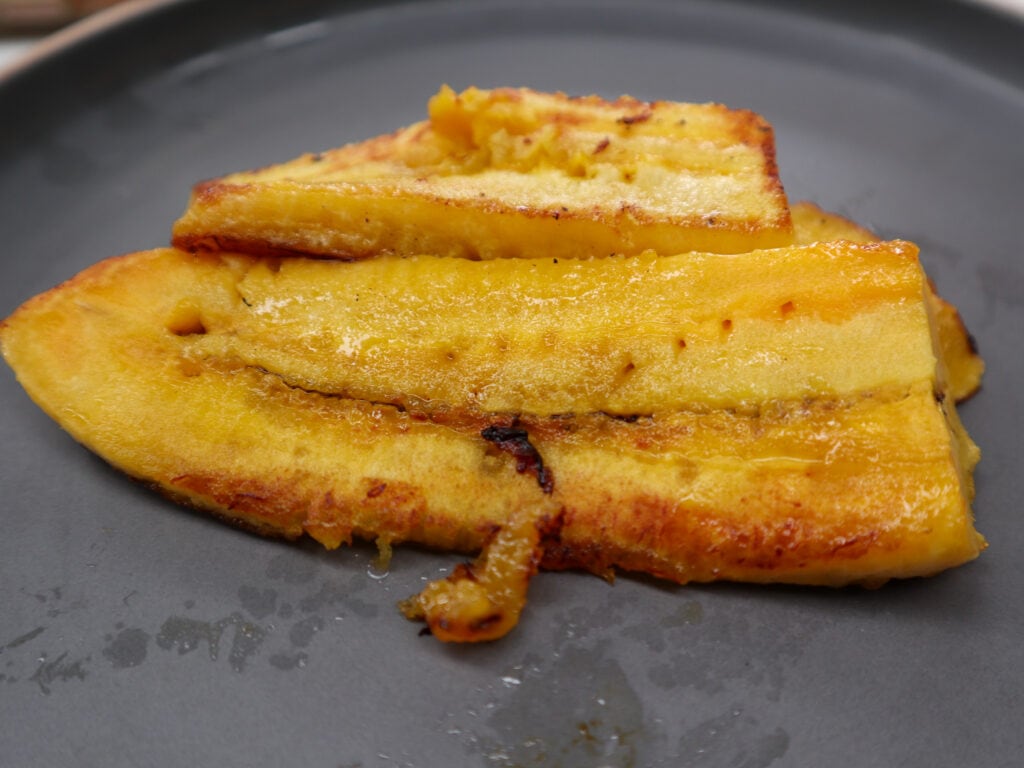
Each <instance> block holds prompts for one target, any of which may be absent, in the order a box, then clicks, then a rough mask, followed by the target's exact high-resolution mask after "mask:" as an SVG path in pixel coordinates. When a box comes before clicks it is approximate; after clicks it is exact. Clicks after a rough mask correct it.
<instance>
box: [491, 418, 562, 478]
mask: <svg viewBox="0 0 1024 768" xmlns="http://www.w3.org/2000/svg"><path fill="white" fill-rule="evenodd" d="M480 437H482V438H483V439H484V440H486V441H487V442H489V443H493V444H494V445H495V447H497V448H498V450H501V451H504V452H505V453H508V454H509V455H511V456H512V457H513V458H514V459H515V460H516V472H518V473H519V474H530V475H533V476H534V477H535V478H537V485H539V486H540V488H541V490H542V491H544V493H551V492H552V491H553V490H554V488H555V478H554V476H553V475H552V474H551V470H550V469H548V468H547V467H545V466H544V460H543V459H542V458H541V455H540V453H539V452H538V451H537V449H536V448H535V447H534V446H533V443H531V442H530V434H529V433H528V432H527V431H526V430H525V429H522V428H521V427H517V426H508V427H506V426H499V425H492V426H489V427H487V428H485V429H483V430H482V431H481V432H480Z"/></svg>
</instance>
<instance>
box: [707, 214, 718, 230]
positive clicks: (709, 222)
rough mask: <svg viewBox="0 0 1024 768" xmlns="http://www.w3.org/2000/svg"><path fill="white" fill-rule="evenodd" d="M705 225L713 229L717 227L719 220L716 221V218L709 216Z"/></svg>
mask: <svg viewBox="0 0 1024 768" xmlns="http://www.w3.org/2000/svg"><path fill="white" fill-rule="evenodd" d="M704 223H705V224H707V225H708V226H709V227H713V226H715V224H717V223H718V219H716V218H715V217H714V216H708V217H706V218H705V219H704Z"/></svg>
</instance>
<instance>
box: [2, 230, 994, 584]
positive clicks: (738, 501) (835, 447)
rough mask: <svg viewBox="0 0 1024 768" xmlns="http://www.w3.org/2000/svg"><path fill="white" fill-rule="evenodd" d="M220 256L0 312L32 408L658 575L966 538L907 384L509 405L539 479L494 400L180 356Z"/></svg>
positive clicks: (163, 481)
mask: <svg viewBox="0 0 1024 768" xmlns="http://www.w3.org/2000/svg"><path fill="white" fill-rule="evenodd" d="M338 266H339V268H344V267H343V265H338ZM233 269H234V267H232V266H231V264H230V263H223V262H221V261H220V259H217V258H211V257H197V256H189V255H186V254H182V253H180V252H175V251H169V250H165V251H157V252H152V253H146V254H138V255H136V256H133V257H125V258H121V259H112V260H109V261H107V262H104V263H102V264H100V265H97V266H96V267H94V268H92V269H90V270H87V271H86V272H84V273H82V274H81V275H79V276H77V277H75V278H73V279H72V280H70V281H68V282H67V283H65V284H64V285H63V286H61V287H60V288H58V289H54V290H53V291H50V292H48V293H46V294H43V295H41V296H39V297H36V298H35V299H33V300H31V301H29V302H28V303H26V305H24V307H23V308H21V309H20V310H18V312H17V313H15V315H13V316H12V317H11V318H9V319H8V320H7V321H6V322H5V323H4V324H3V326H2V329H0V343H2V345H3V352H4V355H5V357H7V359H8V361H9V362H10V364H11V365H12V366H13V367H14V368H15V370H16V371H17V372H18V375H19V379H20V380H21V381H22V383H23V384H24V386H25V387H26V389H27V390H28V391H29V393H30V394H31V395H32V397H33V398H34V399H36V401H37V402H38V403H39V404H40V405H41V406H42V407H43V408H44V409H45V410H46V411H47V412H48V413H50V414H52V415H54V417H55V418H57V419H58V420H59V421H61V423H62V424H63V426H64V427H65V428H66V429H68V430H69V431H70V432H71V434H72V435H74V436H75V437H76V438H78V439H79V440H81V441H83V442H84V443H86V444H87V445H89V446H90V447H91V448H93V449H94V450H96V451H97V452H98V453H100V454H101V455H103V456H104V457H106V458H107V459H108V460H109V461H111V462H112V463H113V464H115V465H116V466H118V467H120V468H122V469H124V470H125V471H126V472H128V473H130V474H132V475H133V476H137V477H140V478H143V479H144V480H146V481H147V482H150V483H154V484H156V485H158V486H160V487H161V488H162V489H164V491H165V492H168V493H170V494H172V495H173V496H174V497H176V498H178V499H183V500H185V501H187V502H188V503H190V504H191V505H193V506H197V507H200V508H203V509H208V510H210V511H212V512H214V513H215V514H218V515H220V516H223V517H227V518H230V519H232V520H235V521H237V522H239V523H242V524H244V525H246V526H248V527H250V528H255V529H256V530H259V531H261V532H269V531H273V532H275V533H279V534H281V535H284V536H287V537H294V536H296V535H299V534H300V533H301V532H306V533H308V534H310V535H312V536H313V537H315V538H316V539H318V540H320V541H321V542H323V543H324V544H325V545H327V546H331V547H333V546H338V545H339V544H342V543H345V542H348V541H349V540H350V539H351V538H352V537H359V538H370V539H374V538H381V539H383V540H384V541H387V542H391V541H394V542H400V541H411V542H420V543H424V544H427V545H429V546H434V547H439V548H445V549H454V550H459V551H474V550H477V549H479V548H480V547H481V546H482V545H483V543H484V542H485V540H486V539H487V538H488V536H490V535H492V534H493V532H494V530H495V529H496V528H498V527H500V526H502V525H503V524H505V523H506V521H507V520H508V519H509V516H510V515H511V514H513V512H514V511H515V510H521V509H526V508H529V506H530V505H531V504H536V503H537V502H538V501H539V500H541V499H545V498H550V500H551V502H552V503H553V504H555V505H556V507H557V508H558V509H559V510H561V512H562V514H563V525H562V527H561V529H560V531H559V533H558V535H557V537H552V538H551V539H550V540H547V541H545V543H544V551H545V554H544V565H545V567H551V568H555V567H558V568H562V567H580V568H585V569H587V570H590V571H593V572H596V573H607V571H608V570H609V569H610V568H618V569H625V570H636V571H642V572H645V573H649V574H652V575H655V576H659V577H663V578H667V579H671V580H674V581H677V582H687V581H713V580H719V579H736V580H745V581H755V582H770V581H784V582H795V583H813V584H844V583H850V582H857V581H864V580H868V581H872V582H875V581H879V580H884V579H886V578H890V577H894V576H912V575H923V574H929V573H933V572H935V571H938V570H941V569H943V568H947V567H951V566H953V565H956V564H959V563H962V562H966V561H967V560H970V559H972V558H973V557H975V556H976V555H977V554H978V552H979V551H980V549H981V548H982V547H983V546H984V543H983V540H982V539H981V538H980V536H978V534H977V533H976V532H975V531H974V529H973V525H972V519H971V514H970V508H969V499H970V485H969V482H967V481H966V480H965V479H964V478H963V477H961V474H960V472H961V467H960V466H958V464H957V462H958V461H960V462H961V463H962V465H963V466H962V470H963V471H964V472H966V473H967V475H968V478H969V473H970V470H971V468H972V466H973V462H974V461H976V459H977V454H976V451H975V449H973V446H972V445H970V444H967V445H966V447H965V448H964V450H963V451H962V456H963V458H962V459H957V458H956V457H955V455H954V452H953V450H952V448H953V444H952V439H953V438H952V437H951V432H950V428H949V426H948V425H947V421H946V418H947V416H946V414H945V413H944V410H945V409H946V408H948V405H949V404H948V403H946V404H940V403H937V402H936V400H935V398H934V392H933V390H932V388H931V385H930V384H927V383H925V384H923V385H922V386H920V387H912V388H911V389H910V390H908V391H905V392H900V391H899V390H894V391H891V392H875V393H871V394H870V395H865V396H860V395H857V396H851V397H850V398H838V399H829V398H819V399H815V400H811V401H807V402H791V403H770V404H765V405H763V406H762V407H760V408H755V409H752V410H751V409H749V408H748V409H740V410H728V409H712V410H708V411H694V412H676V413H672V414H666V415H664V416H662V417H657V418H648V417H641V418H637V419H628V418H612V417H609V416H606V415H602V414H590V415H575V416H561V417H551V418H531V417H527V416H522V417H520V418H519V419H518V422H517V425H518V427H519V428H521V429H523V430H525V431H526V432H527V434H528V435H529V439H530V442H531V444H532V445H533V446H534V447H536V449H537V451H538V452H539V455H540V456H541V457H543V460H544V464H545V466H546V467H550V469H551V471H552V472H553V474H554V483H553V492H552V494H551V495H550V497H549V496H547V495H545V494H544V492H543V489H542V488H541V487H540V485H539V484H538V482H537V479H536V478H535V477H532V476H530V475H528V474H520V473H518V472H517V471H516V466H515V465H516V458H515V457H513V456H508V455H506V454H503V453H495V451H494V450H493V444H492V442H490V441H488V440H487V439H485V437H484V436H483V435H482V434H481V432H482V431H483V430H484V429H485V428H486V427H487V426H490V425H492V424H500V425H504V426H509V425H510V424H511V423H512V420H513V419H514V417H512V416H510V415H493V414H484V413H472V412H466V411H449V412H444V411H439V412H435V413H430V414H426V413H416V412H413V411H408V410H406V411H403V410H399V409H397V408H394V407H391V406H382V405H378V404H373V403H367V402H361V401H354V400H348V399H345V398H340V397H331V396H325V395H321V394H317V393H315V392H307V391H303V390H298V389H295V388H292V387H288V386H287V385H285V384H284V382H283V381H282V380H281V379H280V378H279V377H277V376H274V375H271V374H268V373H267V372H265V371H261V370H259V369H257V368H254V367H250V366H244V365H238V364H234V365H231V364H216V363H215V362H213V361H211V362H207V363H199V364H196V363H192V364H190V365H183V363H182V356H181V354H182V350H183V349H184V348H185V346H186V345H187V344H188V341H189V337H188V336H187V335H179V333H176V332H174V331H173V330H170V329H168V327H167V325H166V323H167V318H168V317H170V316H172V315H173V313H174V312H175V311H176V307H178V306H179V305H180V302H181V301H182V299H183V298H188V297H189V296H192V295H194V292H195V291H196V290H202V291H214V292H216V291H223V292H224V295H225V296H230V295H231V294H232V293H234V291H235V288H234V286H235V284H236V279H237V276H236V274H235V273H234V272H233V271H232V270H233ZM175 327H177V326H175ZM84 357H87V358H88V360H89V365H88V366H85V365H83V364H82V363H83V358H84ZM69 406H70V407H69ZM957 452H960V449H959V448H958V449H957Z"/></svg>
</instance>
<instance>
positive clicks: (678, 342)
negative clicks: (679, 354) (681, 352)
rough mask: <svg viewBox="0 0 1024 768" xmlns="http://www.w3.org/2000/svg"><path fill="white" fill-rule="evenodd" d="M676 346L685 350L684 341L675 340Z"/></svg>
mask: <svg viewBox="0 0 1024 768" xmlns="http://www.w3.org/2000/svg"><path fill="white" fill-rule="evenodd" d="M676 346H677V347H679V348H680V349H686V339H676Z"/></svg>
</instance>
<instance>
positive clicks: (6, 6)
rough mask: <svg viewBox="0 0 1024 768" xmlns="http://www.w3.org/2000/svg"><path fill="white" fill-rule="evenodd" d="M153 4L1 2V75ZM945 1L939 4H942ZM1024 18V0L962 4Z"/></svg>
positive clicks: (143, 0) (141, 0)
mask: <svg viewBox="0 0 1024 768" xmlns="http://www.w3.org/2000/svg"><path fill="white" fill-rule="evenodd" d="M152 1H153V0H0V72H3V70H5V69H7V68H8V67H10V66H11V65H12V64H13V63H15V62H16V61H17V60H18V59H20V58H21V57H22V56H24V55H25V53H26V52H27V51H28V50H29V49H30V48H31V47H32V46H33V44H34V43H36V42H38V41H39V40H40V39H42V38H43V37H45V36H47V35H49V34H51V33H52V32H55V31H56V30H59V29H60V28H61V27H65V26H67V25H69V24H71V23H73V22H76V21H79V20H81V19H83V18H85V17H86V16H88V15H90V14H93V13H96V12H97V11H102V10H104V9H107V8H109V7H111V6H114V5H119V4H137V5H147V4H152ZM940 1H941V0H936V2H940ZM962 2H969V3H975V4H977V5H988V6H990V7H992V8H996V9H998V10H1000V11H1003V12H1005V13H1012V14H1017V15H1020V16H1024V0H962Z"/></svg>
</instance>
